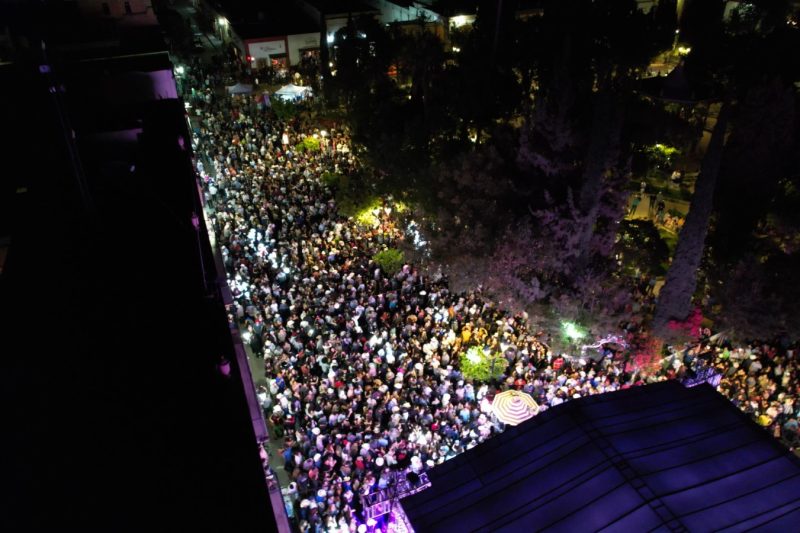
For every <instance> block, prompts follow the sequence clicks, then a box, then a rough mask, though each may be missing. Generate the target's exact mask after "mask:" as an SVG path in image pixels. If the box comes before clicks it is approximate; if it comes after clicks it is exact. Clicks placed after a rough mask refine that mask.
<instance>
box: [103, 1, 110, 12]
mask: <svg viewBox="0 0 800 533" xmlns="http://www.w3.org/2000/svg"><path fill="white" fill-rule="evenodd" d="M110 14H111V7H109V5H108V2H103V15H110Z"/></svg>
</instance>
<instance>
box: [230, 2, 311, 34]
mask: <svg viewBox="0 0 800 533" xmlns="http://www.w3.org/2000/svg"><path fill="white" fill-rule="evenodd" d="M219 5H220V9H221V10H222V12H223V13H225V16H226V17H227V18H228V20H229V21H230V23H231V25H232V26H233V29H234V31H235V32H236V34H237V35H238V36H239V37H241V38H242V39H257V38H261V37H282V36H284V35H298V34H302V33H318V32H319V31H320V28H319V24H318V22H317V21H314V20H313V19H311V18H310V17H308V15H306V14H305V13H304V12H303V11H302V10H301V9H300V8H299V7H298V6H296V5H295V4H294V3H292V2H277V3H274V4H270V5H269V6H268V7H266V6H261V5H260V4H256V3H252V2H242V1H240V0H222V1H221V2H220V3H219Z"/></svg>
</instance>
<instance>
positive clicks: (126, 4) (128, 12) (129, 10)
mask: <svg viewBox="0 0 800 533" xmlns="http://www.w3.org/2000/svg"><path fill="white" fill-rule="evenodd" d="M131 13H133V11H132V10H131V3H130V2H125V14H126V15H130V14H131Z"/></svg>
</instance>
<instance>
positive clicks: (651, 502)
mask: <svg viewBox="0 0 800 533" xmlns="http://www.w3.org/2000/svg"><path fill="white" fill-rule="evenodd" d="M428 478H429V479H430V482H431V487H430V488H428V489H425V490H423V491H422V492H420V493H418V494H415V495H413V496H409V497H407V498H405V499H403V500H401V505H402V507H403V510H404V511H405V513H406V515H407V516H408V518H409V519H410V521H411V524H412V526H413V527H414V529H415V530H416V531H424V532H426V533H428V532H431V533H433V532H438V531H441V532H446V531H500V532H506V531H507V532H516V531H532V530H537V531H541V530H548V531H565V532H566V531H588V530H591V531H599V530H604V531H656V530H658V531H667V530H670V531H711V530H721V529H730V530H731V531H784V530H791V529H794V527H796V524H797V521H798V519H800V507H798V499H797V498H798V494H800V460H798V458H797V457H796V456H794V455H793V454H792V453H790V452H789V451H788V450H787V449H786V448H784V447H783V446H782V445H781V444H780V443H779V442H778V441H777V440H775V439H774V438H773V437H772V436H771V435H769V434H768V433H767V432H766V431H765V430H764V429H762V428H760V427H759V426H757V425H756V424H755V423H754V422H752V421H751V420H750V419H749V418H748V417H747V416H746V415H745V414H744V413H742V412H741V411H740V410H739V409H737V408H736V407H735V406H734V405H733V404H731V403H730V402H729V401H728V400H726V399H725V398H723V397H722V396H721V395H719V394H718V393H717V392H716V391H715V390H714V389H712V388H711V387H710V386H708V385H701V386H697V387H693V388H691V389H688V388H684V387H683V386H682V385H680V384H679V383H677V382H674V381H670V382H663V383H658V384H654V385H648V386H645V387H634V388H631V389H628V390H624V391H619V392H612V393H608V394H602V395H597V396H589V397H585V398H580V399H577V400H572V401H569V402H567V403H564V404H561V405H559V406H557V407H554V408H552V409H549V410H547V411H545V412H544V413H542V414H540V415H538V416H536V417H534V418H533V419H531V420H528V421H526V422H523V423H522V424H520V425H519V426H516V427H511V428H508V429H507V430H506V431H505V432H504V433H502V434H500V435H498V436H496V437H494V438H492V439H490V440H489V441H487V442H485V443H483V444H480V445H478V446H476V447H475V448H472V449H471V450H469V451H467V452H465V453H463V454H461V455H459V456H457V457H455V458H453V459H451V460H449V461H447V462H445V463H443V464H441V465H439V466H436V467H435V468H433V469H432V470H431V471H429V472H428Z"/></svg>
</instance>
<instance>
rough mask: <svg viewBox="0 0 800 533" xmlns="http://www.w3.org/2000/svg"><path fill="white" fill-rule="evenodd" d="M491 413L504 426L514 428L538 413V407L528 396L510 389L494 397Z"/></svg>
mask: <svg viewBox="0 0 800 533" xmlns="http://www.w3.org/2000/svg"><path fill="white" fill-rule="evenodd" d="M492 411H493V412H494V414H495V416H497V418H498V419H499V420H500V421H501V422H503V423H504V424H508V425H510V426H516V425H517V424H520V423H522V422H524V421H526V420H528V419H529V418H531V417H533V416H534V415H535V414H536V413H538V412H539V406H538V405H537V404H536V402H535V401H534V399H533V398H531V396H530V394H526V393H524V392H520V391H518V390H513V389H512V390H507V391H505V392H501V393H500V394H498V395H497V396H495V397H494V400H492Z"/></svg>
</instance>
